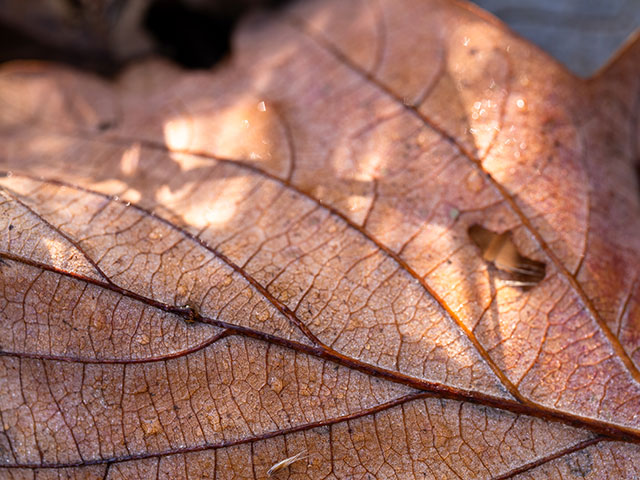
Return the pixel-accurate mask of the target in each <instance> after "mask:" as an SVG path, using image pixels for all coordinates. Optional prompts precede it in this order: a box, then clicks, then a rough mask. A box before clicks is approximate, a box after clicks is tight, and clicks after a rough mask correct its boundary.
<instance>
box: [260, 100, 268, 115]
mask: <svg viewBox="0 0 640 480" xmlns="http://www.w3.org/2000/svg"><path fill="white" fill-rule="evenodd" d="M258 111H259V112H266V111H267V106H266V105H265V103H264V101H262V102H260V103H258Z"/></svg>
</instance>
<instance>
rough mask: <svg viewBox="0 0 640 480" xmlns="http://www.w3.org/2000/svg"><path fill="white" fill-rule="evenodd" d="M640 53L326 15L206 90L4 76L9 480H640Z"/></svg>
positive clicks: (240, 41) (378, 17)
mask: <svg viewBox="0 0 640 480" xmlns="http://www.w3.org/2000/svg"><path fill="white" fill-rule="evenodd" d="M639 57H640V43H638V42H635V43H632V44H630V45H629V46H628V47H627V49H626V50H625V51H624V52H623V54H622V55H621V56H619V57H618V59H616V60H615V61H614V62H613V63H612V64H611V65H609V67H608V68H607V69H606V70H605V71H603V73H601V74H600V75H598V76H597V77H595V78H593V79H591V80H589V81H583V80H580V79H578V78H576V77H574V76H572V75H571V74H569V73H568V72H567V71H565V70H564V69H563V68H562V67H560V66H559V65H558V64H556V63H555V62H554V61H552V60H551V59H550V58H549V57H547V56H546V55H545V54H543V53H541V52H540V51H538V50H537V49H536V48H534V47H532V46H531V45H530V44H528V43H526V42H525V41H523V40H521V39H520V38H518V37H517V36H515V35H514V34H512V33H510V32H509V31H507V30H506V29H505V28H504V27H503V26H502V25H501V24H500V23H498V22H497V21H495V20H494V19H492V18H490V17H488V16H487V15H486V14H484V13H483V12H481V11H478V10H477V9H475V8H473V7H470V6H468V5H466V4H458V3H453V2H440V1H436V0H430V1H425V0H420V1H418V0H406V1H402V2H397V1H390V0H389V1H386V0H385V1H380V2H372V1H364V0H363V1H351V2H342V1H338V0H333V1H322V2H320V1H316V2H314V1H310V2H302V3H299V4H297V5H295V6H294V7H292V8H290V9H288V10H285V11H283V12H281V13H279V14H277V15H275V16H273V17H272V18H255V19H254V20H253V21H251V22H248V23H246V24H245V25H244V28H243V29H242V30H241V31H240V32H239V34H238V36H237V38H236V42H235V47H234V57H233V61H232V62H230V63H229V64H227V65H225V66H223V67H219V68H218V69H216V70H215V71H212V72H199V73H193V72H191V73H189V72H183V71H179V70H177V69H175V68H173V67H171V66H168V65H166V64H163V63H160V62H151V63H148V64H145V65H139V66H138V67H135V68H132V69H130V70H129V71H127V72H126V73H125V74H124V75H123V76H122V77H121V78H119V79H118V81H117V82H115V83H113V84H110V83H106V82H104V81H101V80H98V79H96V78H94V77H91V76H88V75H85V74H81V73H78V72H72V71H69V70H66V69H63V68H61V67H58V66H55V65H43V64H30V63H13V64H7V65H5V66H4V67H3V69H2V71H1V75H0V102H2V108H1V109H0V135H1V136H2V141H1V142H0V156H1V157H0V158H2V165H3V169H4V170H5V174H4V176H3V177H2V178H0V187H1V190H0V194H1V195H2V198H3V201H2V202H1V203H0V210H1V211H0V232H2V234H1V235H0V252H1V253H0V256H1V258H2V263H1V264H0V272H1V275H0V287H1V292H2V294H1V295H0V299H1V300H0V311H1V312H2V321H0V351H1V353H2V355H1V359H0V360H1V361H0V415H1V418H0V420H1V422H2V427H3V428H2V433H0V455H1V456H0V458H1V463H2V465H0V468H1V470H0V472H1V473H0V475H2V476H3V477H8V478H14V477H15V478H22V477H30V478H31V477H33V476H38V478H40V477H45V478H49V477H54V476H58V475H59V476H67V477H76V478H93V477H96V478H148V477H150V476H156V477H162V478H184V477H190V478H208V477H211V478H218V479H221V478H265V477H266V475H267V471H268V469H269V468H270V467H272V466H273V465H274V464H275V463H277V462H278V461H280V460H282V459H286V458H289V457H292V456H294V455H296V454H297V453H298V452H302V451H304V452H306V455H308V458H307V459H306V461H304V462H295V463H292V464H291V465H290V466H288V468H286V469H281V471H280V472H278V473H277V475H274V478H276V476H277V477H282V478H286V477H287V475H289V474H291V476H292V477H295V478H313V479H315V478H318V479H319V478H340V479H343V478H384V479H387V478H400V479H406V478H436V479H442V478H465V479H466V478H492V479H500V478H540V479H543V478H566V479H570V478H591V479H601V478H615V479H621V478H628V479H631V478H636V477H637V476H638V475H640V449H639V447H638V443H639V442H640V415H638V412H640V384H639V381H640V373H639V371H638V365H639V363H640V334H639V333H638V332H640V282H639V281H638V272H637V267H638V265H639V260H640V240H639V238H640V236H639V235H638V233H639V232H640V228H639V225H638V223H639V222H640V205H639V196H638V186H637V184H636V180H635V176H634V175H633V164H634V161H635V159H636V158H637V155H638V153H637V148H638V145H637V142H636V139H637V138H638V133H640V130H639V127H638V121H637V119H638V112H639V111H640V108H639V107H640V100H639V99H640V96H639V93H638V92H640V75H638V65H640V61H638V58H639ZM452 212H453V213H452ZM474 224H479V225H482V226H483V227H484V228H486V229H487V230H489V231H491V232H506V231H510V232H511V241H512V242H513V245H514V246H515V248H516V249H517V251H518V252H519V254H520V255H522V256H523V257H526V258H528V259H531V260H533V261H536V262H541V263H544V264H545V265H546V275H545V277H544V279H543V280H542V281H540V283H538V284H537V285H536V286H535V288H532V289H530V290H528V291H526V292H525V291H523V290H522V289H520V288H513V287H512V286H509V285H503V284H500V283H499V282H496V281H495V278H494V275H492V272H491V268H492V267H491V266H490V264H489V263H488V262H486V261H485V260H484V259H483V258H482V255H481V252H480V251H479V250H478V248H477V247H476V246H475V245H474V244H473V242H472V241H471V240H470V239H469V236H468V235H467V230H468V228H469V227H470V226H471V225H474Z"/></svg>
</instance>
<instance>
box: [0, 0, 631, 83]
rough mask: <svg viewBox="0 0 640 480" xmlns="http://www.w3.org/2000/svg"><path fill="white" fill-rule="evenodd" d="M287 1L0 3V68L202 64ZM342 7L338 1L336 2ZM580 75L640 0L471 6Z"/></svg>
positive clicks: (620, 36) (495, 1)
mask: <svg viewBox="0 0 640 480" xmlns="http://www.w3.org/2000/svg"><path fill="white" fill-rule="evenodd" d="M288 1H290V0H0V62H1V61H7V60H12V59H30V58H36V59H45V60H53V61H59V62H65V63H69V64H72V65H74V66H76V67H79V68H83V69H87V70H91V71H94V72H97V73H99V74H102V75H105V76H107V77H108V76H113V75H115V74H117V73H118V71H119V70H120V69H122V68H123V67H124V66H125V65H126V64H127V63H128V62H131V61H135V60H136V59H139V58H142V57H145V56H148V55H154V54H155V55H158V54H160V55H164V56H166V57H169V58H171V59H173V60H174V61H175V62H177V63H179V64H181V65H183V66H184V67H187V68H209V67H211V66H212V65H214V64H215V63H216V62H217V61H219V60H220V59H222V58H224V57H225V55H228V53H229V45H230V37H231V35H232V33H233V29H234V27H235V26H236V25H237V23H238V21H239V20H240V19H241V18H242V17H243V16H244V15H247V14H248V13H250V12H251V11H252V10H253V9H255V8H278V7H279V6H281V5H284V4H286V3H288ZM345 1H348V0H345ZM476 3H477V4H478V5H480V6H481V7H483V8H485V9H487V10H489V11H491V12H492V13H493V14H494V15H496V16H498V17H499V18H501V19H502V20H504V21H505V22H507V23H508V24H509V25H510V26H511V27H512V28H513V29H514V30H516V31H517V32H519V33H520V34H521V35H523V36H524V37H526V38H528V39H530V40H532V41H533V42H534V43H537V44H538V45H540V46H541V47H542V48H543V49H545V50H547V51H548V52H549V53H551V54H552V55H554V56H555V57H556V58H558V59H559V60H560V61H561V62H563V63H565V64H566V65H567V66H568V67H569V68H570V69H571V70H573V71H574V72H575V73H577V74H579V75H582V76H589V75H591V74H592V73H593V72H595V71H596V70H597V69H598V68H599V67H600V66H601V65H602V64H603V63H605V62H606V60H607V59H608V58H609V57H610V56H611V54H612V53H613V52H615V51H616V50H617V49H618V48H619V47H620V45H621V44H622V43H623V42H624V41H625V39H626V38H627V37H628V35H629V34H630V33H631V32H632V31H634V30H635V29H636V28H638V26H639V25H640V0H476Z"/></svg>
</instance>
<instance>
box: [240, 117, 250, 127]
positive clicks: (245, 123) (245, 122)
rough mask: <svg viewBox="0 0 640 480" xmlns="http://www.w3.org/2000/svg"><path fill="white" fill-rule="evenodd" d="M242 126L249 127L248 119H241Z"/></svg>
mask: <svg viewBox="0 0 640 480" xmlns="http://www.w3.org/2000/svg"><path fill="white" fill-rule="evenodd" d="M242 126H243V127H244V128H249V127H250V126H251V125H250V124H249V120H247V119H244V120H243V121H242Z"/></svg>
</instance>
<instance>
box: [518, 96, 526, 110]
mask: <svg viewBox="0 0 640 480" xmlns="http://www.w3.org/2000/svg"><path fill="white" fill-rule="evenodd" d="M516 107H518V109H519V110H522V111H526V110H527V101H526V100H525V99H524V98H519V99H518V100H516Z"/></svg>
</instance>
